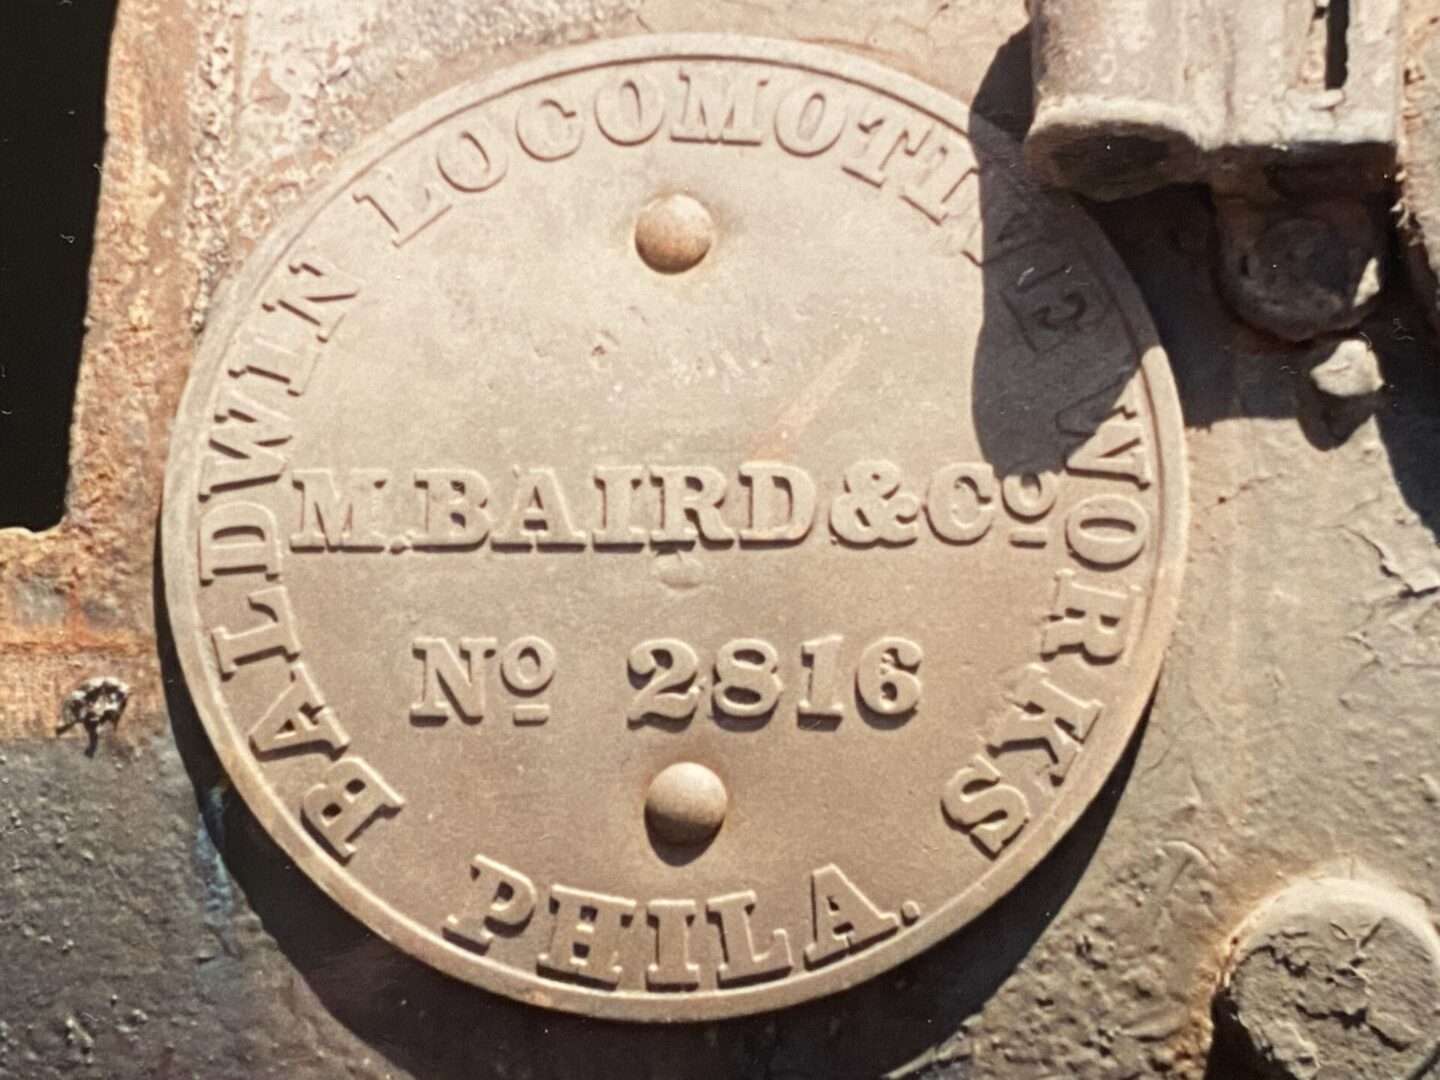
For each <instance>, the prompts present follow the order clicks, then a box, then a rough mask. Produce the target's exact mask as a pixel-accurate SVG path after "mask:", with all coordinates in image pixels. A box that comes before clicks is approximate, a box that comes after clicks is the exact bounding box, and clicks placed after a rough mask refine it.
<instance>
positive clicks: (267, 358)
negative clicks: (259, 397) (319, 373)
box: [225, 335, 320, 397]
mask: <svg viewBox="0 0 1440 1080" xmlns="http://www.w3.org/2000/svg"><path fill="white" fill-rule="evenodd" d="M227 356H228V359H227V360H226V362H225V370H226V371H227V372H229V373H230V374H231V375H237V376H238V375H243V374H246V373H247V372H248V373H251V374H255V375H263V376H265V377H267V378H271V379H275V380H277V381H279V382H282V383H284V384H285V388H286V391H287V392H288V393H289V394H290V395H291V396H292V397H299V396H300V395H301V394H303V393H304V392H305V387H306V386H308V385H309V384H310V376H311V375H312V374H313V373H314V371H315V364H316V362H317V361H319V359H320V344H319V342H317V341H314V340H311V341H308V342H307V343H306V344H305V347H304V349H302V350H301V351H300V352H295V351H293V350H291V349H287V348H285V347H284V346H283V345H279V344H277V343H276V342H273V341H271V340H270V339H269V338H263V337H260V336H259V335H249V336H248V337H246V338H245V339H244V340H243V341H240V342H239V343H237V344H236V345H235V347H234V348H233V349H231V350H230V352H229V353H228V354H227Z"/></svg>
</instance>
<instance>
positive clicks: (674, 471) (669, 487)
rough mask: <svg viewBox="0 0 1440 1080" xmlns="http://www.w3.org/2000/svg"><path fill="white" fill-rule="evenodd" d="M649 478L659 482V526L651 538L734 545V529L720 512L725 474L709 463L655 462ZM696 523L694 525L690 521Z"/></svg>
mask: <svg viewBox="0 0 1440 1080" xmlns="http://www.w3.org/2000/svg"><path fill="white" fill-rule="evenodd" d="M650 478H651V480H652V481H654V482H655V483H657V484H659V485H660V527H659V528H658V529H656V530H654V531H653V532H651V534H650V538H651V539H652V540H654V541H655V542H656V543H661V544H685V545H689V544H693V543H694V542H695V541H696V539H698V538H700V537H704V538H705V540H707V541H709V542H710V543H712V544H732V543H734V542H735V532H734V530H732V529H731V528H730V527H729V526H728V525H726V524H725V520H724V518H723V517H721V515H720V504H721V503H722V502H724V501H725V477H724V475H722V474H721V472H720V470H718V469H712V468H710V467H709V466H708V465H652V466H651V467H650ZM692 520H693V521H694V524H693V525H692V524H691V521H692Z"/></svg>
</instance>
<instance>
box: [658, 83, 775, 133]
mask: <svg viewBox="0 0 1440 1080" xmlns="http://www.w3.org/2000/svg"><path fill="white" fill-rule="evenodd" d="M680 79H681V81H682V82H684V83H685V103H684V106H683V108H682V109H681V113H680V117H679V119H677V120H676V121H675V123H674V124H673V125H672V126H671V128H670V137H671V138H672V139H674V140H676V141H677V142H712V143H713V142H726V143H737V144H740V145H747V146H754V145H758V144H759V143H760V141H761V139H762V138H764V135H765V132H764V129H763V128H762V127H761V126H760V116H759V111H760V109H759V105H760V88H761V87H762V86H764V85H765V84H766V82H767V81H768V80H767V79H766V78H765V77H764V76H763V75H761V74H760V73H759V71H758V70H757V69H755V68H747V69H743V70H741V71H739V72H736V73H734V76H733V77H732V78H726V76H725V73H724V72H722V71H717V70H714V69H710V68H706V69H693V68H688V67H682V68H681V69H680Z"/></svg>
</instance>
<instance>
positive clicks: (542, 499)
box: [490, 469, 585, 550]
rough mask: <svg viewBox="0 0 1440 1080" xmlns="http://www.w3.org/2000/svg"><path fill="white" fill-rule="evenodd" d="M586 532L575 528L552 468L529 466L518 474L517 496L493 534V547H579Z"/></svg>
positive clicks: (528, 548)
mask: <svg viewBox="0 0 1440 1080" xmlns="http://www.w3.org/2000/svg"><path fill="white" fill-rule="evenodd" d="M584 543H585V534H584V533H582V532H581V531H580V530H578V529H577V528H575V523H574V522H573V521H572V520H571V519H570V508H569V506H568V505H567V504H566V502H565V495H564V493H563V492H562V491H561V490H560V484H559V482H558V481H557V480H556V479H555V471H554V470H553V469H529V470H527V471H526V472H525V473H524V475H523V476H520V477H518V478H517V483H516V485H515V498H514V501H513V502H511V504H510V515H509V517H507V518H506V519H505V525H504V527H503V528H500V529H497V530H496V531H495V534H494V535H493V536H492V537H491V538H490V544H491V546H492V547H511V548H524V549H526V550H531V549H534V548H535V547H541V548H565V547H580V546H582V545H583V544H584Z"/></svg>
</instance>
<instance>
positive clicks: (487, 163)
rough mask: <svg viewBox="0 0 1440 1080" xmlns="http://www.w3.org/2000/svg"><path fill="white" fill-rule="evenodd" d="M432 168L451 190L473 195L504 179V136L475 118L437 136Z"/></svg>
mask: <svg viewBox="0 0 1440 1080" xmlns="http://www.w3.org/2000/svg"><path fill="white" fill-rule="evenodd" d="M435 166H436V168H438V169H439V170H440V175H441V176H443V177H444V178H445V181H446V183H448V184H449V185H450V186H451V187H453V188H454V189H455V190H457V191H463V192H466V193H467V194H475V193H477V192H481V191H486V190H488V189H490V188H492V187H494V186H495V185H496V184H498V183H499V182H500V181H501V180H503V179H504V178H505V173H506V171H507V170H508V169H509V168H510V156H509V154H508V152H507V151H506V149H505V139H504V137H503V136H501V135H500V134H499V133H498V132H497V131H496V130H495V129H494V128H493V127H491V126H490V124H489V123H488V122H487V121H486V120H484V119H482V118H480V117H478V116H477V117H471V118H470V119H469V120H468V121H466V123H465V124H464V125H463V126H461V127H459V128H457V129H455V130H453V131H449V132H446V133H445V134H444V135H443V136H441V138H440V141H439V143H438V145H437V146H436V148H435Z"/></svg>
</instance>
